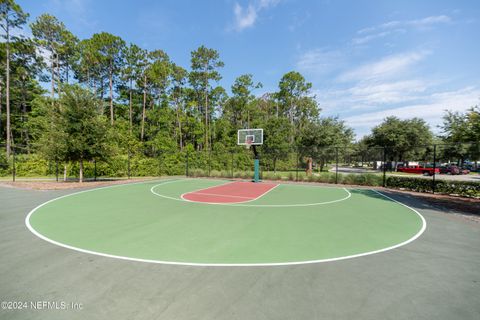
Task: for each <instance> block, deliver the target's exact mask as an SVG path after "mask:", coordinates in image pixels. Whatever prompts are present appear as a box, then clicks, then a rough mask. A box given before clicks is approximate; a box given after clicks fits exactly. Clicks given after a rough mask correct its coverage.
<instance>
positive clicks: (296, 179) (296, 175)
mask: <svg viewBox="0 0 480 320" xmlns="http://www.w3.org/2000/svg"><path fill="white" fill-rule="evenodd" d="M295 155H296V157H297V165H296V168H295V181H298V160H299V159H298V158H299V156H298V150H297V152H296V154H295Z"/></svg>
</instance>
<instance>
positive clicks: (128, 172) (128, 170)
mask: <svg viewBox="0 0 480 320" xmlns="http://www.w3.org/2000/svg"><path fill="white" fill-rule="evenodd" d="M127 175H128V179H130V150H128V160H127Z"/></svg>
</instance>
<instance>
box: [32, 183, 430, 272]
mask: <svg viewBox="0 0 480 320" xmlns="http://www.w3.org/2000/svg"><path fill="white" fill-rule="evenodd" d="M229 182H230V181H227V180H208V179H178V180H160V181H149V182H144V183H137V184H126V185H118V186H112V187H106V188H99V189H93V190H88V191H82V192H78V193H73V194H71V195H68V196H64V197H61V198H57V199H54V200H52V201H49V202H47V203H44V204H43V205H41V206H39V207H37V208H35V209H34V210H32V211H31V212H30V214H29V215H28V216H27V220H26V223H27V226H28V227H29V228H30V230H31V231H32V232H33V233H35V234H36V235H37V236H39V237H41V238H43V239H44V240H47V241H49V242H52V243H54V244H57V245H61V246H64V247H67V248H70V249H74V250H79V251H83V252H88V253H93V254H100V255H106V256H111V257H115V258H122V259H131V260H137V261H146V262H158V263H179V264H193V265H195V264H200V265H275V264H280V265H281V264H296V263H309V262H322V261H331V260H339V259H346V258H353V257H356V256H362V255H367V254H373V253H379V252H382V251H386V250H389V249H393V248H396V247H399V246H401V245H405V244H407V243H409V242H411V241H413V240H414V239H416V238H417V237H418V236H420V235H421V233H422V232H423V231H424V230H425V227H426V225H425V220H424V219H423V217H422V216H421V215H420V214H419V213H418V212H416V211H415V210H413V209H411V208H409V207H407V206H405V205H402V204H401V203H398V202H396V201H394V200H392V199H389V198H388V197H386V196H384V195H382V194H380V193H378V192H376V191H373V190H368V189H344V188H333V187H321V186H311V185H300V184H280V185H278V186H277V187H276V188H274V189H272V190H271V191H270V192H268V193H266V194H264V195H263V196H262V197H260V198H259V199H257V200H254V201H250V202H245V203H239V204H207V203H195V202H189V201H185V200H183V199H182V198H181V195H182V194H184V193H187V192H192V191H195V190H199V189H204V188H208V187H212V186H217V185H222V184H226V183H229Z"/></svg>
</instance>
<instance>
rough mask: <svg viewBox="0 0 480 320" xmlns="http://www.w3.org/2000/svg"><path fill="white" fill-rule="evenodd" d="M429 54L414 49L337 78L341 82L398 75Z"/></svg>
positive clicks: (370, 79) (366, 65)
mask: <svg viewBox="0 0 480 320" xmlns="http://www.w3.org/2000/svg"><path fill="white" fill-rule="evenodd" d="M428 54H429V52H427V51H414V52H407V53H402V54H395V55H391V56H388V57H385V58H383V59H381V60H380V61H378V62H372V63H368V64H365V65H363V66H360V67H358V68H356V69H353V70H351V71H348V72H345V73H343V74H341V75H340V76H339V77H338V79H337V80H338V81H340V82H349V81H367V80H368V81H372V80H382V79H388V78H391V77H398V76H399V75H400V74H401V73H403V72H406V71H408V70H409V68H410V67H412V66H413V65H414V64H416V63H417V62H419V61H421V60H422V59H424V58H425V57H426V56H427V55H428Z"/></svg>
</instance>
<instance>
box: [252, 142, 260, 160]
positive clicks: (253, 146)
mask: <svg viewBox="0 0 480 320" xmlns="http://www.w3.org/2000/svg"><path fill="white" fill-rule="evenodd" d="M252 150H253V155H254V156H255V159H259V157H258V151H257V146H255V145H252Z"/></svg>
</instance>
